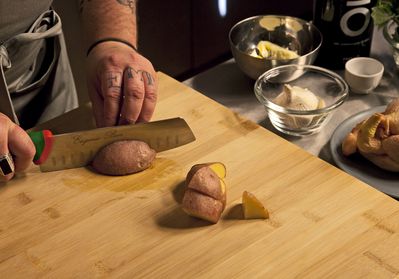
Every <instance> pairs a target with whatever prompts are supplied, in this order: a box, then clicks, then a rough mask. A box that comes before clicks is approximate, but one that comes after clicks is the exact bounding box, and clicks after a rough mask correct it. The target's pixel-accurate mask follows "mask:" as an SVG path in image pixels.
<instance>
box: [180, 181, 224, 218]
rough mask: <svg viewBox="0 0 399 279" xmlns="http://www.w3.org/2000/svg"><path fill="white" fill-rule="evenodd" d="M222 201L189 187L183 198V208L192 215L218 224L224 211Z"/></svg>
mask: <svg viewBox="0 0 399 279" xmlns="http://www.w3.org/2000/svg"><path fill="white" fill-rule="evenodd" d="M223 208H224V205H223V203H222V202H221V201H219V200H215V199H214V198H212V197H209V196H207V195H204V194H202V193H200V192H197V191H195V190H192V189H187V190H186V192H185V194H184V198H183V210H184V211H185V212H186V213H187V214H188V215H190V216H193V217H197V218H200V219H204V220H207V221H209V222H211V223H214V224H216V223H217V222H218V221H219V219H220V215H221V214H222V212H223Z"/></svg>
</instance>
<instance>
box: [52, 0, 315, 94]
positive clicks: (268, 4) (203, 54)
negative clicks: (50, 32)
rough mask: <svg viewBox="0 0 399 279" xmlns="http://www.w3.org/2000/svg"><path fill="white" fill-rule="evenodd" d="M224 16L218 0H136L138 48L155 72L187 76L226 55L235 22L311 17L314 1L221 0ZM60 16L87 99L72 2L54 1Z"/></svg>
mask: <svg viewBox="0 0 399 279" xmlns="http://www.w3.org/2000/svg"><path fill="white" fill-rule="evenodd" d="M226 3H227V10H226V15H225V16H224V17H222V16H221V15H220V13H219V8H218V0H168V1H163V0H140V1H138V6H137V14H138V25H139V29H138V36H139V37H138V42H139V51H140V52H141V53H142V54H143V55H144V56H146V57H147V58H149V59H150V61H151V62H152V63H153V65H154V67H155V69H156V70H159V71H162V72H164V73H166V74H168V75H170V76H172V77H175V78H177V79H179V80H183V79H185V78H188V77H190V76H192V75H194V74H196V73H198V72H200V71H202V70H204V69H206V68H208V67H210V66H213V65H215V64H216V63H219V62H221V61H223V60H226V59H228V58H229V57H230V55H231V54H230V47H229V43H228V32H229V30H230V28H231V27H232V26H233V25H234V24H235V23H236V22H238V21H239V20H241V19H244V18H246V17H249V16H254V15H258V14H285V15H291V16H297V17H301V18H303V19H307V20H310V19H311V17H312V3H313V0H302V1H296V0H279V1H270V0H226ZM54 7H55V9H56V10H57V11H58V13H59V14H60V15H61V17H62V20H63V26H64V33H65V37H66V40H67V47H68V52H69V56H70V58H71V65H72V69H73V73H74V77H75V80H76V86H77V89H78V92H79V93H80V94H79V95H80V100H81V101H86V100H88V99H87V96H86V94H85V92H86V84H85V64H84V62H85V53H84V51H85V50H83V44H82V43H81V42H82V40H81V37H82V34H81V33H80V32H81V28H79V18H78V12H77V11H78V7H77V1H76V0H69V1H65V0H64V1H62V0H55V1H54Z"/></svg>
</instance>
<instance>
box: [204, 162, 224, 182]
mask: <svg viewBox="0 0 399 279" xmlns="http://www.w3.org/2000/svg"><path fill="white" fill-rule="evenodd" d="M208 166H209V167H210V168H211V169H212V170H213V171H214V172H215V173H216V174H217V176H219V178H221V179H223V178H225V177H226V166H225V165H224V164H223V163H220V162H215V163H209V164H208Z"/></svg>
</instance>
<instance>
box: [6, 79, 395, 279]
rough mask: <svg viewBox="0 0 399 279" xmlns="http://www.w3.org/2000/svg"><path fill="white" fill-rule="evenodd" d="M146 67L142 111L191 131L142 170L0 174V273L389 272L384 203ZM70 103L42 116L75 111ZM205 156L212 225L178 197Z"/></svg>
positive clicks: (74, 118)
mask: <svg viewBox="0 0 399 279" xmlns="http://www.w3.org/2000/svg"><path fill="white" fill-rule="evenodd" d="M158 76H159V81H160V83H159V85H160V86H159V91H160V92H161V94H160V95H159V100H158V105H157V109H156V111H155V114H154V117H153V120H160V119H166V118H173V117H182V118H184V119H185V120H186V121H187V123H188V124H189V125H190V127H191V129H192V131H193V132H194V135H195V136H196V140H195V141H194V142H191V143H189V144H187V145H184V146H181V147H179V148H175V149H172V150H168V151H165V152H160V153H159V154H157V158H156V159H155V161H154V162H153V165H152V166H151V167H150V168H149V169H147V170H145V171H143V172H140V173H136V174H132V175H126V176H118V177H114V176H104V175H99V174H97V173H95V172H93V171H92V169H91V168H90V167H84V168H76V169H67V170H60V171H55V172H40V171H39V169H38V168H37V167H36V166H32V168H31V169H29V170H28V171H26V172H25V173H24V174H19V175H18V176H17V177H15V178H14V179H12V180H11V181H10V182H9V183H7V184H6V185H4V184H0V186H1V187H0V220H1V221H0V274H1V277H2V278H365V277H367V278H384V279H385V278H387V279H391V278H395V277H397V276H398V275H399V246H398V245H397V243H398V241H399V238H398V237H399V233H398V231H399V225H398V224H399V203H398V202H397V201H396V200H394V199H392V198H390V197H389V196H387V195H385V194H383V193H381V192H379V191H377V190H375V189H374V188H372V187H370V186H369V185H367V184H365V183H363V182H362V181H360V180H358V179H356V178H354V177H353V176H350V175H348V174H347V173H345V172H343V171H340V170H339V169H337V168H335V167H333V166H332V165H330V164H328V163H326V162H325V161H323V160H320V159H319V158H317V157H315V156H313V155H311V154H309V153H308V152H306V151H304V150H303V149H301V148H299V147H298V146H296V145H294V144H291V143H290V142H287V141H286V140H284V139H282V138H281V137H279V136H277V135H276V134H274V133H272V132H270V131H268V130H267V129H264V128H263V127H261V126H259V125H257V124H255V123H253V122H252V121H249V120H247V119H246V118H243V117H241V115H239V114H237V113H234V112H232V111H231V110H229V109H227V108H226V107H224V106H222V105H220V104H219V103H217V102H214V101H212V100H211V99H209V98H207V97H206V96H204V95H202V94H200V93H198V92H196V91H195V90H193V89H191V88H189V87H187V86H185V85H183V84H181V83H179V82H177V81H176V80H173V79H172V78H170V77H168V76H166V75H165V74H162V73H159V74H158ZM182 104H184V105H182ZM75 112H80V111H72V112H71V113H67V114H66V115H64V119H63V121H65V122H57V123H64V124H62V125H61V124H59V125H55V126H56V127H57V126H65V127H70V126H73V125H76V124H77V123H78V122H83V121H82V119H87V118H82V117H84V116H82V115H81V114H80V113H75ZM87 115H88V116H91V112H90V113H89V111H87ZM84 122H86V121H84ZM50 127H54V126H51V125H48V126H47V128H50ZM43 128H45V127H43ZM75 128H76V126H75ZM265 143H267V144H265ZM50 158H52V157H50ZM61 158H63V159H65V160H69V159H68V158H70V159H73V156H72V154H68V153H66V154H65V156H62V157H61ZM215 161H221V162H223V163H224V164H225V166H226V169H227V175H226V178H225V182H226V193H227V200H226V209H225V211H224V212H223V215H222V218H221V219H220V220H219V222H218V223H217V224H214V225H212V224H209V223H207V222H205V221H203V220H200V219H197V218H193V217H190V216H188V215H187V214H186V213H185V212H184V211H183V210H182V206H181V201H182V196H183V194H184V191H185V187H184V185H185V184H184V181H185V177H186V175H187V172H188V171H189V169H190V168H191V166H193V165H194V164H198V163H206V162H215ZM314 170H319V171H318V172H314ZM243 191H249V192H251V193H253V194H254V195H256V197H257V198H258V199H259V200H260V201H261V202H262V203H263V204H264V206H265V207H266V208H267V210H268V211H269V213H270V218H269V219H266V220H245V219H243V215H242V214H243V213H242V205H241V198H242V193H243Z"/></svg>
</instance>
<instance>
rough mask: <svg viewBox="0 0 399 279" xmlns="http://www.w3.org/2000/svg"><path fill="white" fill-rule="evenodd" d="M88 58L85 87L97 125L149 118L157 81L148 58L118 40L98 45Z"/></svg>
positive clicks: (152, 107) (152, 109) (155, 94)
mask: <svg viewBox="0 0 399 279" xmlns="http://www.w3.org/2000/svg"><path fill="white" fill-rule="evenodd" d="M87 59H88V67H87V69H88V73H87V74H88V78H87V81H88V90H89V96H90V99H91V102H92V104H93V112H94V117H95V119H96V123H97V126H98V127H104V126H114V125H121V124H130V123H136V122H148V121H149V120H150V119H151V117H152V114H153V112H154V109H155V104H156V99H157V88H158V81H157V76H156V73H155V70H154V68H153V66H152V64H151V62H150V61H149V60H147V59H146V58H145V57H143V56H142V55H141V54H139V53H138V52H136V51H134V50H133V49H132V48H130V47H128V46H126V45H124V44H122V43H119V42H104V43H101V44H99V45H97V46H96V47H95V48H94V49H93V51H92V52H91V53H90V55H89V56H88V58H87Z"/></svg>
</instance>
